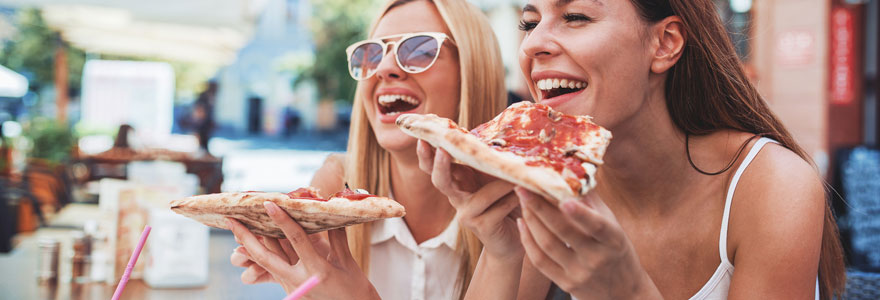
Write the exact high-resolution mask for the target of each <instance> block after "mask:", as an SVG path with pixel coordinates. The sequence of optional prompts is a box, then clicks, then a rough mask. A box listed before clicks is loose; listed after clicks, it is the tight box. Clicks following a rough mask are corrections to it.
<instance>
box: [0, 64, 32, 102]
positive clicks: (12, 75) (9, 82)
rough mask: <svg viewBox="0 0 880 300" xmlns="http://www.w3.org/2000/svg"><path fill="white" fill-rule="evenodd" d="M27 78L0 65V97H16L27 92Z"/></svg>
mask: <svg viewBox="0 0 880 300" xmlns="http://www.w3.org/2000/svg"><path fill="white" fill-rule="evenodd" d="M27 89H28V80H27V78H24V76H21V74H18V73H16V72H15V71H13V70H10V69H8V68H6V67H4V66H0V97H11V98H18V97H21V96H24V94H26V93H27Z"/></svg>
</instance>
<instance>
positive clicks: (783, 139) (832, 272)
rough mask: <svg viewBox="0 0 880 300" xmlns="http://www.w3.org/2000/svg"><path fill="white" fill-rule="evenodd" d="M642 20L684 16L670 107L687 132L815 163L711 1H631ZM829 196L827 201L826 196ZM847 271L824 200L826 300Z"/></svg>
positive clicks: (842, 282) (668, 93) (821, 261)
mask: <svg viewBox="0 0 880 300" xmlns="http://www.w3.org/2000/svg"><path fill="white" fill-rule="evenodd" d="M631 2H632V3H633V4H634V5H635V7H636V10H637V11H638V12H639V14H640V15H641V17H642V18H643V19H644V20H646V21H648V22H651V23H653V22H657V21H660V20H663V19H664V18H666V17H669V16H678V17H679V18H681V21H682V24H683V26H684V30H685V32H686V33H687V39H686V42H685V47H684V50H683V51H684V52H683V53H682V56H681V59H679V61H678V63H677V64H676V65H675V66H674V67H672V69H670V71H669V77H668V79H667V81H666V86H665V89H666V92H665V93H666V106H667V109H668V110H669V114H670V116H671V118H672V121H673V122H674V123H675V125H676V126H677V127H678V128H679V129H681V130H682V131H683V132H684V133H685V134H689V135H704V134H709V133H712V132H715V131H718V130H721V129H732V130H738V131H744V132H750V133H755V134H762V135H764V136H767V137H770V138H773V139H775V140H776V141H778V142H779V143H781V144H782V146H784V147H786V148H788V149H791V151H794V152H795V153H797V155H799V156H800V157H801V158H803V159H804V160H806V161H807V162H809V163H811V164H813V165H814V166H815V164H814V163H813V161H812V159H811V158H810V156H809V155H807V153H806V151H804V149H803V148H801V147H800V146H799V145H798V144H797V142H796V141H795V140H794V138H792V136H791V134H790V133H789V132H788V130H786V129H785V126H783V125H782V123H781V122H780V121H779V119H778V118H777V117H776V115H775V114H773V112H772V111H771V110H770V108H769V107H768V106H767V103H766V102H764V99H763V97H761V95H760V94H759V93H758V91H757V89H755V87H754V85H752V83H751V82H750V81H749V80H748V78H747V77H746V75H745V72H744V71H743V67H742V64H741V62H740V61H739V58H738V56H737V54H736V51H735V50H734V48H733V44H732V43H731V41H730V39H729V37H728V35H727V32H726V30H725V29H724V26H723V25H722V23H721V19H720V18H719V16H718V13H717V11H716V8H715V4H714V3H713V2H712V1H711V0H631ZM826 198H827V197H826ZM845 284H846V271H845V268H844V262H843V249H842V248H841V245H840V235H839V233H838V231H837V223H836V222H835V220H834V215H833V214H832V212H831V205H830V203H829V202H828V201H826V202H825V220H824V225H823V229H822V250H821V254H820V258H819V286H820V289H819V290H820V293H821V298H822V299H831V297H832V296H833V295H835V294H837V295H838V296H840V295H842V294H843V290H844V288H845Z"/></svg>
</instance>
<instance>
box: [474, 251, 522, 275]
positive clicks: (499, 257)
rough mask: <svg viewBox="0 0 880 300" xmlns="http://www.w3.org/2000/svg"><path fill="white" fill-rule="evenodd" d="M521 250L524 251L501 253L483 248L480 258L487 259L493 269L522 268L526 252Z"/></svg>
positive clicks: (488, 264)
mask: <svg viewBox="0 0 880 300" xmlns="http://www.w3.org/2000/svg"><path fill="white" fill-rule="evenodd" d="M519 252H522V251H511V252H508V253H503V254H501V253H494V252H491V251H488V250H486V249H483V253H482V254H481V258H480V259H485V260H486V263H487V266H489V267H491V268H493V269H511V270H513V269H516V270H521V269H522V264H523V259H524V258H525V254H524V253H519Z"/></svg>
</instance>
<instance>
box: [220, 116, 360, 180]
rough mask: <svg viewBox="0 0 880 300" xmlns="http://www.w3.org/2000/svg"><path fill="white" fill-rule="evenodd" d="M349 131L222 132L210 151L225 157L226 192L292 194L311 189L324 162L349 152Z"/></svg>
mask: <svg viewBox="0 0 880 300" xmlns="http://www.w3.org/2000/svg"><path fill="white" fill-rule="evenodd" d="M347 140H348V133H347V130H336V131H333V132H324V133H318V132H303V133H297V134H294V135H291V136H290V137H287V138H284V137H274V136H250V135H244V134H235V133H229V132H220V133H219V134H218V135H217V136H215V137H214V138H212V139H211V142H210V144H209V148H210V150H211V153H212V154H214V155H215V156H221V157H223V176H224V181H223V186H222V188H221V189H222V190H223V191H267V192H284V193H286V192H289V191H292V190H294V189H297V188H299V187H303V186H307V185H308V184H309V182H310V181H311V178H312V175H313V174H314V173H315V171H317V170H318V168H319V167H320V166H321V164H322V163H323V162H324V159H325V158H326V157H327V155H329V154H330V153H333V152H343V151H345V147H346V142H347Z"/></svg>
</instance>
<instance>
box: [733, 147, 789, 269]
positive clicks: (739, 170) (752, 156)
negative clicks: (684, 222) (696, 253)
mask: <svg viewBox="0 0 880 300" xmlns="http://www.w3.org/2000/svg"><path fill="white" fill-rule="evenodd" d="M767 143H777V142H776V141H774V140H772V139H770V138H766V137H762V138H760V139H758V141H757V142H755V144H754V145H752V149H751V150H749V153H748V154H747V155H746V158H745V159H743V161H742V163H740V165H739V167H738V168H736V173H734V174H733V179H731V180H730V186H729V187H728V188H727V196H726V198H725V199H724V217H723V218H722V219H721V234H720V237H719V239H718V253H719V254H720V255H721V263H722V264H727V265H733V264H731V263H730V259H729V258H728V255H727V228H728V223H729V221H730V204H731V202H733V192H734V191H736V184H737V183H738V182H739V178H740V176H742V173H743V172H745V170H746V167H748V166H749V164H750V163H751V162H752V160H753V159H755V156H757V155H758V152H759V151H761V148H763V147H764V145H766V144H767Z"/></svg>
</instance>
